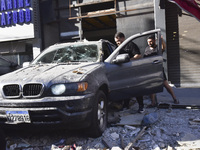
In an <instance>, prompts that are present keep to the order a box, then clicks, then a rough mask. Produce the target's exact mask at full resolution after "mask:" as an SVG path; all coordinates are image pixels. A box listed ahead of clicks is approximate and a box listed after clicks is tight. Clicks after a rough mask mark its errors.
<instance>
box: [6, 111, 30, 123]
mask: <svg viewBox="0 0 200 150" xmlns="http://www.w3.org/2000/svg"><path fill="white" fill-rule="evenodd" d="M6 116H7V121H8V123H30V122H31V120H30V116H29V113H28V111H6Z"/></svg>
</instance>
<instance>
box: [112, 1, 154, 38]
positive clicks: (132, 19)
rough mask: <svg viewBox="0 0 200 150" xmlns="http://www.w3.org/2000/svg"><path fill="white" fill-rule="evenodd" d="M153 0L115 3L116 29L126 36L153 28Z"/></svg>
mask: <svg viewBox="0 0 200 150" xmlns="http://www.w3.org/2000/svg"><path fill="white" fill-rule="evenodd" d="M153 7H154V5H153V0H134V1H133V0H132V1H126V0H124V1H119V2H118V3H117V11H119V13H118V14H117V20H116V21H117V31H120V32H123V33H124V34H125V35H126V37H129V36H131V35H133V34H135V33H139V32H144V31H147V30H151V29H154V8H153Z"/></svg>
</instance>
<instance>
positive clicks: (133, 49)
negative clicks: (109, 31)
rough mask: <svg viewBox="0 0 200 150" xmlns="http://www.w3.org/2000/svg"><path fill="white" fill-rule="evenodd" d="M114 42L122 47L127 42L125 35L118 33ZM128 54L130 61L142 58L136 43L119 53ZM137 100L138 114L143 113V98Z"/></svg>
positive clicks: (126, 104)
mask: <svg viewBox="0 0 200 150" xmlns="http://www.w3.org/2000/svg"><path fill="white" fill-rule="evenodd" d="M114 40H115V42H116V44H117V46H119V45H121V44H122V43H123V42H124V41H125V35H124V33H122V32H117V33H116V34H115V36H114ZM125 53H128V54H129V57H130V60H134V59H139V58H141V53H140V50H139V48H138V46H137V45H136V44H135V43H134V42H129V43H128V44H127V45H126V46H125V47H124V48H123V49H121V50H120V51H119V54H125ZM136 100H137V102H138V104H139V109H138V112H139V113H142V112H143V111H144V103H143V96H138V97H136ZM129 101H130V99H126V100H124V107H127V108H128V107H129Z"/></svg>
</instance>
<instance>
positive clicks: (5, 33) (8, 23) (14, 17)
mask: <svg viewBox="0 0 200 150" xmlns="http://www.w3.org/2000/svg"><path fill="white" fill-rule="evenodd" d="M35 1H36V0H0V42H1V41H12V40H19V39H28V38H34V37H35V33H34V24H35V21H36V19H37V18H36V19H35V18H34V17H33V16H35V15H34V14H33V12H34V11H35V10H33V8H34V9H35V8H36V5H35V4H36V3H35Z"/></svg>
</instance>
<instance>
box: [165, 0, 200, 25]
mask: <svg viewBox="0 0 200 150" xmlns="http://www.w3.org/2000/svg"><path fill="white" fill-rule="evenodd" d="M168 1H170V2H173V3H175V4H177V5H178V6H179V7H180V8H181V9H183V10H184V11H186V12H188V13H189V14H191V15H192V16H194V17H195V18H196V19H197V20H198V21H200V0H168Z"/></svg>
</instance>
